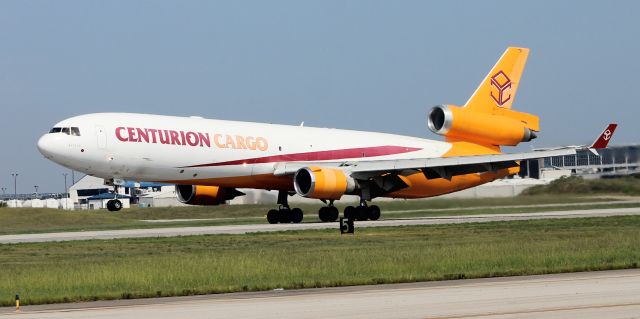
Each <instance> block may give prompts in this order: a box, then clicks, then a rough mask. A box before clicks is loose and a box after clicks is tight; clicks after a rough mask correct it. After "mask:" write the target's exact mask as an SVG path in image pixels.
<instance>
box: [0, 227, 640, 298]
mask: <svg viewBox="0 0 640 319" xmlns="http://www.w3.org/2000/svg"><path fill="white" fill-rule="evenodd" d="M638 229H640V216H625V217H608V218H583V219H564V220H536V221H518V222H501V223H482V224H460V225H433V226H411V227H390V228H368V229H364V228H363V229H357V230H356V234H355V235H342V236H341V235H340V234H339V233H338V232H337V231H336V230H324V231H291V232H281V233H260V234H248V235H209V236H189V237H175V238H145V239H119V240H107V241H99V240H91V241H77V242H58V243H31V244H11V245H0V265H1V266H2V267H1V268H2V271H1V272H0V292H1V293H2V294H1V295H0V304H1V305H5V306H9V305H11V304H12V303H13V300H12V297H13V295H14V294H16V293H19V294H20V295H21V297H22V302H23V303H24V304H38V303H54V302H69V301H83V300H99V299H119V298H137V297H154V296H174V295H193V294H206V293H222V292H233V291H256V290H269V289H274V288H280V287H282V288H285V289H290V288H306V287H329V286H343V285H360V284H375V283H395V282H414V281H428V280H442V279H459V278H477V277H493V276H513V275H529V274H543V273H557V272H571V271H588V270H605V269H621V268H637V267H638V263H639V262H640V249H638V247H640V233H639V232H638Z"/></svg>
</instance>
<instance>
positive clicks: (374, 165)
mask: <svg viewBox="0 0 640 319" xmlns="http://www.w3.org/2000/svg"><path fill="white" fill-rule="evenodd" d="M575 153H576V148H564V149H555V150H545V151H532V152H524V153H512V154H494V155H473V156H456V157H446V158H415V159H397V160H368V161H343V162H315V163H311V162H290V163H279V164H278V165H277V166H276V168H275V171H274V174H275V175H279V176H282V175H291V174H294V173H295V172H296V171H298V170H299V169H300V168H303V167H308V166H323V167H332V168H339V169H341V170H342V171H344V172H345V173H349V174H350V175H351V176H353V177H354V178H356V179H368V178H371V177H375V176H379V175H383V174H388V173H392V174H397V175H405V174H413V173H415V171H416V170H417V171H421V172H422V173H424V174H425V176H426V177H427V178H445V179H449V180H450V179H451V178H452V177H453V176H456V175H464V174H470V173H482V172H488V171H496V170H499V169H504V168H509V167H516V166H518V165H519V164H518V161H521V160H527V159H536V158H544V157H552V156H563V155H574V154H575Z"/></svg>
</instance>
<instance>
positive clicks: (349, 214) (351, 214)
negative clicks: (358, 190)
mask: <svg viewBox="0 0 640 319" xmlns="http://www.w3.org/2000/svg"><path fill="white" fill-rule="evenodd" d="M355 215H356V208H355V207H353V206H347V207H345V208H344V218H346V219H349V220H353V219H354V218H355V217H356V216H355Z"/></svg>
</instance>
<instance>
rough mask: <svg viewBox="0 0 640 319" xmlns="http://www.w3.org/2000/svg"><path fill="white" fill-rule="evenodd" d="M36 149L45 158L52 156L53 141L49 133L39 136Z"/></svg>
mask: <svg viewBox="0 0 640 319" xmlns="http://www.w3.org/2000/svg"><path fill="white" fill-rule="evenodd" d="M38 151H40V154H42V155H43V156H44V157H46V158H52V157H53V143H52V141H51V135H50V134H45V135H42V137H40V139H39V140H38Z"/></svg>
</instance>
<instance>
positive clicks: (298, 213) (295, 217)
mask: <svg viewBox="0 0 640 319" xmlns="http://www.w3.org/2000/svg"><path fill="white" fill-rule="evenodd" d="M289 215H290V218H289V219H290V220H291V221H292V222H293V223H294V224H299V223H300V222H302V218H303V217H304V216H303V214H302V209H300V208H294V209H292V210H291V211H290V212H289Z"/></svg>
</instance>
